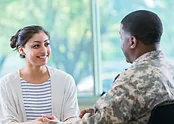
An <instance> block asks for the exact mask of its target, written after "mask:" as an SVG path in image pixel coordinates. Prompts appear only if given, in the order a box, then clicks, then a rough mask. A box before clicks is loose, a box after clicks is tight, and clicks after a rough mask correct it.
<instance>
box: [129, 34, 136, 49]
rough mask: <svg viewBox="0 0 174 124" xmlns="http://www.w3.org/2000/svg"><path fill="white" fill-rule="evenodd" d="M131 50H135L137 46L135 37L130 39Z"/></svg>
mask: <svg viewBox="0 0 174 124" xmlns="http://www.w3.org/2000/svg"><path fill="white" fill-rule="evenodd" d="M129 43H130V48H131V49H134V48H135V47H136V46H137V39H136V38H135V37H134V36H131V37H130V42H129Z"/></svg>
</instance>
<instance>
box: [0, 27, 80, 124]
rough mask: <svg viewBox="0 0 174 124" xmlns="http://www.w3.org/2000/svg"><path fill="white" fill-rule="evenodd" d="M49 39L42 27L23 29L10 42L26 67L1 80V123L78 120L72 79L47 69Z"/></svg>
mask: <svg viewBox="0 0 174 124" xmlns="http://www.w3.org/2000/svg"><path fill="white" fill-rule="evenodd" d="M49 40H50V36H49V33H48V32H47V31H45V30H44V29H43V28H42V27H41V26H26V27H24V28H23V29H20V30H19V31H18V32H17V33H16V34H15V35H14V36H12V38H11V43H10V46H11V47H12V48H15V49H16V50H17V51H18V52H19V53H20V56H21V57H22V58H25V60H26V63H25V65H24V67H23V68H21V69H19V70H18V71H17V72H14V73H10V74H8V75H6V76H4V77H3V78H2V79H1V80H0V99H1V101H0V102H1V106H2V110H3V116H4V119H3V121H4V122H2V123H9V122H10V124H18V123H20V124H42V123H43V122H44V121H48V120H56V119H58V120H61V121H71V120H73V119H74V118H76V117H78V114H79V113H78V112H79V108H78V102H77V93H76V86H75V82H74V79H73V78H72V76H70V75H69V74H67V73H65V72H63V71H60V70H58V69H55V68H52V67H49V66H47V65H46V64H47V61H48V59H49V57H50V54H51V48H50V41H49Z"/></svg>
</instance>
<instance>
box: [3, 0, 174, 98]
mask: <svg viewBox="0 0 174 124" xmlns="http://www.w3.org/2000/svg"><path fill="white" fill-rule="evenodd" d="M173 4H174V2H173V0H166V1H165V0H141V1H138V0H100V1H99V0H62V1H60V0H1V1H0V7H1V11H0V18H1V19H0V32H1V37H0V41H1V45H0V77H2V76H4V75H5V74H7V73H9V72H12V71H15V70H17V69H18V68H20V67H22V65H23V63H24V60H23V59H20V57H19V55H18V53H16V52H14V51H13V50H12V49H11V48H10V46H9V40H10V37H11V36H12V35H13V34H15V33H16V31H17V30H18V29H20V28H22V27H24V26H26V25H31V24H38V25H41V26H43V27H44V28H45V29H46V30H48V31H49V32H50V35H51V48H52V56H51V58H50V60H49V65H51V66H53V67H56V68H59V69H61V70H63V71H66V72H68V73H70V74H71V75H72V76H73V77H74V79H75V81H76V84H77V88H78V95H79V96H94V95H96V96H98V95H100V93H102V91H105V92H106V91H107V90H108V89H109V88H110V86H111V85H112V81H113V79H114V78H115V76H116V75H117V74H118V73H120V72H122V71H124V69H126V68H128V67H129V66H130V65H129V64H128V63H126V61H125V59H124V55H123V53H122V51H121V49H120V38H119V33H118V32H119V28H120V27H119V25H120V21H121V19H122V18H123V17H124V16H125V15H126V14H128V13H130V12H132V11H134V10H138V9H146V10H152V11H154V12H156V13H157V14H158V15H159V16H160V17H161V19H162V22H163V26H164V33H163V36H162V40H161V49H162V50H163V51H164V53H165V55H166V56H167V58H168V59H169V60H170V61H172V62H173V63H174V54H173V53H172V52H173V46H174V35H173V33H174V28H173V26H172V25H173V21H174V16H173V10H174V7H173ZM14 60H15V61H14ZM14 65H15V66H14ZM100 67H101V68H100ZM100 80H101V82H100ZM94 82H95V83H94Z"/></svg>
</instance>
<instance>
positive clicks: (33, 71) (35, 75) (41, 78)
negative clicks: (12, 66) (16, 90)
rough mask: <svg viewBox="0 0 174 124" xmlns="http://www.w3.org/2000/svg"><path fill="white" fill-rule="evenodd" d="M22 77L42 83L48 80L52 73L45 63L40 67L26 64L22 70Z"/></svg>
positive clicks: (28, 80) (35, 82)
mask: <svg viewBox="0 0 174 124" xmlns="http://www.w3.org/2000/svg"><path fill="white" fill-rule="evenodd" d="M20 77H21V78H23V79H24V80H25V81H27V82H30V83H33V84H40V83H43V82H45V81H46V80H48V79H49V78H50V75H49V72H48V69H47V67H46V66H45V65H44V66H40V67H33V66H32V67H31V66H24V67H23V68H22V69H21V70H20Z"/></svg>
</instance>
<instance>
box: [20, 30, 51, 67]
mask: <svg viewBox="0 0 174 124" xmlns="http://www.w3.org/2000/svg"><path fill="white" fill-rule="evenodd" d="M21 49H22V52H23V55H25V58H26V62H27V64H29V65H32V66H42V65H45V64H46V63H47V62H48V59H49V57H50V54H51V48H50V41H49V38H48V36H47V35H46V34H45V33H44V32H43V31H40V32H39V33H37V34H35V35H34V36H33V37H32V38H30V39H29V40H28V42H27V43H26V44H25V47H22V48H21Z"/></svg>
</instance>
